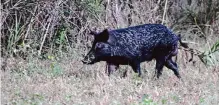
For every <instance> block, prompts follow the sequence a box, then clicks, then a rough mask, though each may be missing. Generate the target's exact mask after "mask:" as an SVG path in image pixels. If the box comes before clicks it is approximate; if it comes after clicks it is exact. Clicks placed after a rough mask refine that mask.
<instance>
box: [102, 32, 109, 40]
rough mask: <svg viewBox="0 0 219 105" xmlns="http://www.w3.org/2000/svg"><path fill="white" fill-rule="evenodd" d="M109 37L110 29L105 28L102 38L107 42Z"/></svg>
mask: <svg viewBox="0 0 219 105" xmlns="http://www.w3.org/2000/svg"><path fill="white" fill-rule="evenodd" d="M108 39H109V31H108V30H107V29H105V30H103V32H101V40H102V41H103V42H106V41H107V40H108Z"/></svg>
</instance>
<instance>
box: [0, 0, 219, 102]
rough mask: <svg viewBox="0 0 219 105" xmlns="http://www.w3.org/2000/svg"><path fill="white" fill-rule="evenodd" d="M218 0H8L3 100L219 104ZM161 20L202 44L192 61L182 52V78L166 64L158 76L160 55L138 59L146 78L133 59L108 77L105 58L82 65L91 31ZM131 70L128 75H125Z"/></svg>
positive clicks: (3, 41) (4, 24)
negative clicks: (134, 68) (134, 66)
mask: <svg viewBox="0 0 219 105" xmlns="http://www.w3.org/2000/svg"><path fill="white" fill-rule="evenodd" d="M218 5H219V3H218V0H210V1H209V2H205V1H200V0H193V1H192V2H191V0H187V1H180V2H179V1H170V0H166V2H165V0H158V1H156V0H145V1H141V0H140V1H135V2H132V1H131V0H128V1H122V2H119V1H118V2H109V1H107V0H95V1H92V0H83V1H77V0H76V1H72V0H58V1H53V2H51V1H40V2H38V1H31V0H25V1H22V0H7V1H3V3H2V6H0V8H1V13H2V14H3V15H0V18H1V22H0V23H1V27H0V28H1V57H0V60H1V66H2V67H1V69H2V70H1V84H2V85H1V103H2V104H9V105H11V104H12V105H41V104H43V105H44V104H45V105H48V104H49V105H54V104H55V105H59V104H68V105H69V104H70V105H72V104H76V105H78V104H80V105H81V104H82V105H84V104H85V105H86V104H92V105H124V104H125V105H139V104H140V105H194V104H195V105H196V104H197V105H218V103H219V100H218V99H219V88H218V87H219V65H218V61H219V59H218V55H219V53H218V48H219V45H218V41H219V39H218V38H219V36H218V35H219V30H218V27H219V21H218V20H219V15H218V13H219V9H218V7H219V6H218ZM164 10H165V13H164ZM161 22H162V23H164V25H166V26H167V27H169V28H170V29H171V30H173V31H174V33H176V34H178V33H181V34H182V36H183V38H184V39H183V40H186V41H188V42H189V43H190V44H189V46H190V47H191V48H194V49H197V50H200V51H201V54H200V56H199V57H200V58H201V59H200V58H198V57H197V56H195V58H194V60H193V61H192V62H188V59H189V58H188V54H186V53H185V52H184V51H183V50H180V51H179V57H178V60H177V62H178V64H179V70H180V74H181V76H182V79H183V81H180V80H179V79H177V78H176V77H175V76H174V74H173V72H172V71H171V70H168V69H167V68H165V69H164V71H163V75H162V76H161V78H160V79H154V78H153V76H154V71H155V70H154V68H155V61H151V62H144V63H143V64H142V65H141V68H142V71H143V76H142V77H141V78H139V77H137V74H135V73H134V72H133V71H132V69H131V68H130V67H129V66H121V67H120V68H119V70H118V71H115V72H114V73H113V74H112V75H111V76H110V77H108V76H107V75H106V73H105V68H106V67H105V64H104V62H100V63H96V64H94V65H83V64H82V62H81V59H82V55H84V53H85V52H87V50H88V47H89V46H91V45H92V44H91V42H92V38H91V37H90V36H89V35H88V33H89V32H90V31H91V30H93V31H97V32H98V31H101V30H103V29H105V28H107V29H109V30H111V29H115V28H124V27H128V26H134V25H139V24H145V23H161ZM200 60H202V61H200ZM203 63H206V64H207V65H204V64H203ZM126 70H128V76H127V77H126V78H122V75H123V72H124V71H126Z"/></svg>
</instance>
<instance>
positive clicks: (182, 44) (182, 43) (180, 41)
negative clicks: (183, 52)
mask: <svg viewBox="0 0 219 105" xmlns="http://www.w3.org/2000/svg"><path fill="white" fill-rule="evenodd" d="M178 40H179V43H180V45H181V46H183V47H184V48H189V46H188V43H184V42H182V40H181V35H180V34H179V35H178Z"/></svg>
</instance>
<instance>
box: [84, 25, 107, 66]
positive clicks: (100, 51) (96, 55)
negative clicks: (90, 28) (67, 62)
mask: <svg viewBox="0 0 219 105" xmlns="http://www.w3.org/2000/svg"><path fill="white" fill-rule="evenodd" d="M90 34H91V35H93V36H94V41H93V44H92V47H91V49H90V51H89V52H88V53H87V55H86V56H85V57H84V59H83V60H82V62H83V63H84V64H94V63H96V62H99V61H101V60H103V59H104V58H105V57H107V56H110V54H111V47H110V44H109V43H108V39H109V32H108V30H107V29H105V30H104V31H102V32H100V33H96V32H91V33H90Z"/></svg>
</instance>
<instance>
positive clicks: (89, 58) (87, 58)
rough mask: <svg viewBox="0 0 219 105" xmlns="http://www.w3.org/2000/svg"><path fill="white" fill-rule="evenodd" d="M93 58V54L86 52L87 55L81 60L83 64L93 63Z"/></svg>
mask: <svg viewBox="0 0 219 105" xmlns="http://www.w3.org/2000/svg"><path fill="white" fill-rule="evenodd" d="M94 60H95V56H94V54H88V55H87V56H85V57H84V59H83V60H82V63H83V64H93V63H94Z"/></svg>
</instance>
